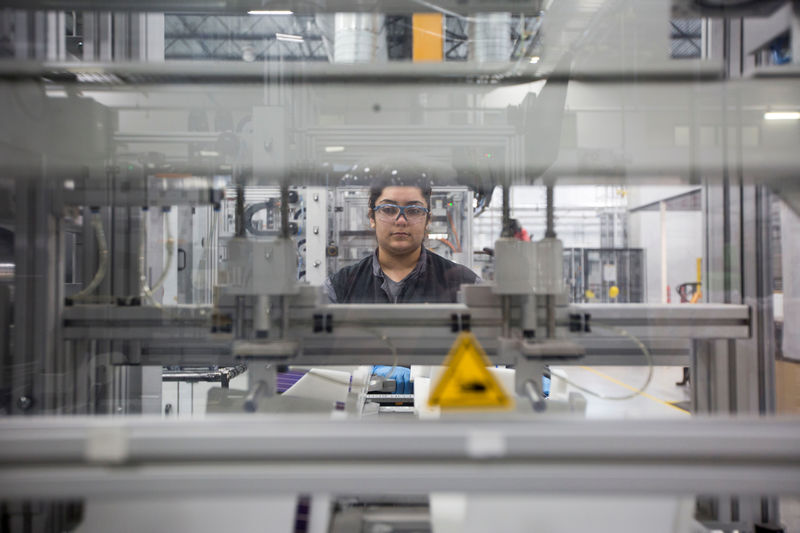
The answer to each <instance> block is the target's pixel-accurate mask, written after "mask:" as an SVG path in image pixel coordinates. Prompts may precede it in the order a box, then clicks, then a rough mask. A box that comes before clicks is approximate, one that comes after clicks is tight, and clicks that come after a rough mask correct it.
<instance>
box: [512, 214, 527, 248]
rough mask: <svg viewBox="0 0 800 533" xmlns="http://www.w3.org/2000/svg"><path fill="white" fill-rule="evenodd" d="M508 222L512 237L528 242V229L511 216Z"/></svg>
mask: <svg viewBox="0 0 800 533" xmlns="http://www.w3.org/2000/svg"><path fill="white" fill-rule="evenodd" d="M510 222H511V231H512V232H513V233H514V238H515V239H517V240H518V241H525V242H530V240H531V236H530V234H529V233H528V230H526V229H525V228H523V227H522V224H520V223H519V220H517V219H516V218H512V219H511V220H510Z"/></svg>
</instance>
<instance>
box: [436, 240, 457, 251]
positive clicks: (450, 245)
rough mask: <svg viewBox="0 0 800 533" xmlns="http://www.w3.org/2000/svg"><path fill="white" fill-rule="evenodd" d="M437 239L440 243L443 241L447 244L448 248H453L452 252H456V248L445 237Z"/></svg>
mask: <svg viewBox="0 0 800 533" xmlns="http://www.w3.org/2000/svg"><path fill="white" fill-rule="evenodd" d="M437 240H438V241H439V242H441V243H444V244H445V246H447V247H448V248H450V249H451V250H453V253H456V252H458V250H456V247H455V246H453V244H452V243H451V242H450V241H448V240H447V239H437Z"/></svg>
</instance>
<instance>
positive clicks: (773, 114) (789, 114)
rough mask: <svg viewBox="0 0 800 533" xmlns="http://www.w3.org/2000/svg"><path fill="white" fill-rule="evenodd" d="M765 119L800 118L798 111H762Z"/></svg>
mask: <svg viewBox="0 0 800 533" xmlns="http://www.w3.org/2000/svg"><path fill="white" fill-rule="evenodd" d="M764 118H765V119H766V120H800V111H769V112H767V113H764Z"/></svg>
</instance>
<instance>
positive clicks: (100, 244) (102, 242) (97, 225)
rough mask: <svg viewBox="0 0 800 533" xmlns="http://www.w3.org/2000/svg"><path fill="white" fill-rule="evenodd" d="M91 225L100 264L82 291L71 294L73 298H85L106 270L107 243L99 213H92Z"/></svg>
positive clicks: (102, 277)
mask: <svg viewBox="0 0 800 533" xmlns="http://www.w3.org/2000/svg"><path fill="white" fill-rule="evenodd" d="M92 226H93V227H94V234H95V237H96V238H97V250H98V255H99V256H100V264H99V265H97V272H95V274H94V276H93V277H92V280H91V281H90V282H89V284H88V285H87V286H86V287H84V289H83V290H82V291H80V292H79V293H77V294H74V295H73V296H72V299H73V300H86V299H87V298H88V297H89V295H90V294H91V293H92V292H94V290H95V289H97V287H99V286H100V284H101V283H102V282H103V279H105V277H106V273H107V272H108V245H107V244H106V235H105V231H104V230H103V220H102V219H101V218H100V214H99V213H94V214H93V215H92Z"/></svg>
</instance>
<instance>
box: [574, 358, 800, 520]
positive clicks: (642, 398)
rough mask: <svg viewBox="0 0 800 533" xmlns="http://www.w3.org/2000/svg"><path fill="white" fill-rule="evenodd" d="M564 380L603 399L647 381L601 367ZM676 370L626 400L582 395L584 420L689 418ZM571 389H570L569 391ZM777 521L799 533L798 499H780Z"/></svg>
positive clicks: (636, 371) (641, 370)
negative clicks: (568, 380) (584, 409)
mask: <svg viewBox="0 0 800 533" xmlns="http://www.w3.org/2000/svg"><path fill="white" fill-rule="evenodd" d="M564 370H565V371H566V372H567V375H568V378H569V379H570V380H571V381H573V382H575V383H576V384H577V385H580V386H581V387H584V388H587V389H589V390H591V391H593V392H596V393H598V394H600V395H603V396H625V395H628V394H630V393H632V392H634V391H635V390H637V389H639V388H640V387H641V386H642V384H643V383H644V382H645V380H646V379H647V367H633V366H601V367H588V366H581V367H577V366H574V367H564ZM682 377H683V371H682V369H681V368H680V367H674V366H662V367H655V368H654V369H653V378H652V380H651V383H650V386H649V387H647V390H646V392H645V393H644V394H642V395H639V396H636V397H635V398H631V399H628V400H623V401H620V400H601V399H599V398H595V397H593V396H591V395H589V394H586V393H582V394H584V396H586V399H587V402H586V417H587V418H681V417H687V416H690V413H689V411H688V410H689V409H691V407H690V393H691V389H690V385H688V384H687V385H683V386H679V385H676V382H679V381H681V379H682ZM571 390H573V389H571ZM779 501H780V504H779V509H780V522H781V525H782V526H783V528H784V531H785V532H787V533H789V532H800V498H780V500H779Z"/></svg>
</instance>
